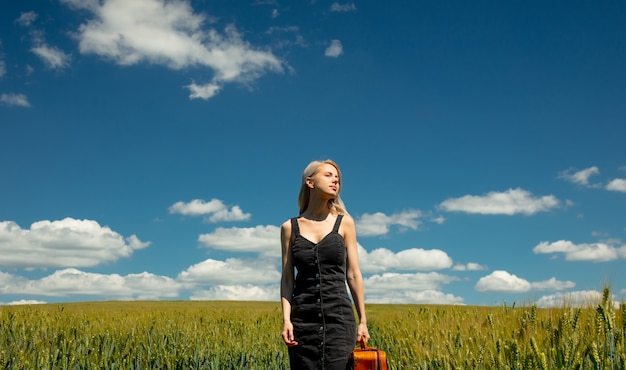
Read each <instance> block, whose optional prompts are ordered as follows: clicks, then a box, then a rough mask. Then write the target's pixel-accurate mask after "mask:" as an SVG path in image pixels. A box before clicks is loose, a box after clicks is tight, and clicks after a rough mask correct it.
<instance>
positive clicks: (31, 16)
mask: <svg viewBox="0 0 626 370" xmlns="http://www.w3.org/2000/svg"><path fill="white" fill-rule="evenodd" d="M37 17H38V16H37V13H35V12H33V11H30V12H23V13H21V14H20V16H19V18H17V19H16V20H15V23H18V24H20V25H22V26H24V27H29V26H30V25H31V24H33V22H35V21H36V20H37Z"/></svg>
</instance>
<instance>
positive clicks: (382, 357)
mask: <svg viewBox="0 0 626 370" xmlns="http://www.w3.org/2000/svg"><path fill="white" fill-rule="evenodd" d="M350 365H351V366H352V367H351V368H352V369H354V370H387V353H386V352H385V351H383V350H382V349H379V348H376V347H367V346H365V344H364V343H363V342H361V343H360V347H357V348H355V349H354V350H353V351H352V353H351V354H350Z"/></svg>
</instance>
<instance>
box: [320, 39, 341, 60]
mask: <svg viewBox="0 0 626 370" xmlns="http://www.w3.org/2000/svg"><path fill="white" fill-rule="evenodd" d="M341 54H343V45H342V44H341V41H339V40H332V41H331V42H330V45H328V47H327V48H326V50H325V51H324V55H325V56H327V57H331V58H337V57H338V56H340V55H341Z"/></svg>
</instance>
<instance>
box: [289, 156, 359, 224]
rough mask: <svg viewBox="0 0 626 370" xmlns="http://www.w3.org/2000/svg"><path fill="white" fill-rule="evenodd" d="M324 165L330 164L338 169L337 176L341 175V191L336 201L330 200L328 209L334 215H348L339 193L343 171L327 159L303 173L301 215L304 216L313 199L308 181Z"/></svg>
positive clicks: (315, 162)
mask: <svg viewBox="0 0 626 370" xmlns="http://www.w3.org/2000/svg"><path fill="white" fill-rule="evenodd" d="M323 164H330V165H331V166H333V167H335V169H337V175H339V190H338V191H337V196H336V197H335V198H334V199H329V200H328V208H329V209H330V212H331V213H332V214H347V213H348V212H347V211H346V206H345V205H344V204H343V201H342V200H341V197H340V196H339V193H340V192H341V185H342V183H341V170H340V169H339V166H338V165H337V163H335V162H334V161H332V160H330V159H327V160H324V161H313V162H311V163H309V165H308V166H306V168H305V169H304V171H303V172H302V184H301V186H300V194H298V206H299V207H300V214H303V213H304V211H306V209H307V207H308V206H309V200H310V199H311V189H310V188H309V187H308V186H307V184H306V180H307V178H309V177H313V176H315V174H316V173H317V171H319V169H320V167H321V166H322V165H323Z"/></svg>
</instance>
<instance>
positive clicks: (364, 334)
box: [356, 324, 370, 345]
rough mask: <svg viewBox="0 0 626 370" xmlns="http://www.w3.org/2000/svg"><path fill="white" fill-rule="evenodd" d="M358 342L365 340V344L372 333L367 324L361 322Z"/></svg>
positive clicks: (357, 336)
mask: <svg viewBox="0 0 626 370" xmlns="http://www.w3.org/2000/svg"><path fill="white" fill-rule="evenodd" d="M356 338H357V343H361V342H363V345H366V344H367V341H368V340H370V333H369V331H368V330H367V325H366V324H359V327H358V329H357V331H356Z"/></svg>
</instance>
